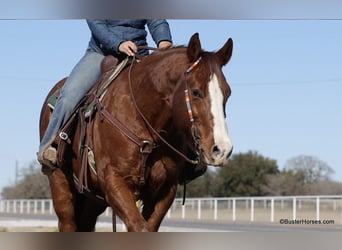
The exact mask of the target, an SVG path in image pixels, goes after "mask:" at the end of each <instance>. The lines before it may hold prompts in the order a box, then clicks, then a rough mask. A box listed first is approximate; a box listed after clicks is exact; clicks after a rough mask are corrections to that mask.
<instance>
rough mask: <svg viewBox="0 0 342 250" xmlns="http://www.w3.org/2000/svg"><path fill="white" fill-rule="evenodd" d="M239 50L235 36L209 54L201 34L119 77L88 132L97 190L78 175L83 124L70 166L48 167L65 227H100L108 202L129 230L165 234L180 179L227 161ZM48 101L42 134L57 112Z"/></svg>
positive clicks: (90, 175)
mask: <svg viewBox="0 0 342 250" xmlns="http://www.w3.org/2000/svg"><path fill="white" fill-rule="evenodd" d="M232 49H233V42H232V39H230V38H229V39H228V40H227V42H226V43H225V44H224V46H223V47H222V48H221V49H219V50H218V51H217V52H206V51H204V50H202V48H201V43H200V40H199V36H198V34H197V33H196V34H194V35H193V36H192V37H191V39H190V41H189V43H188V45H187V46H178V47H173V48H170V49H167V50H160V51H156V52H154V53H152V54H151V55H149V56H147V57H144V58H142V59H141V60H140V62H138V63H133V64H131V65H130V66H128V67H126V68H125V69H124V70H123V71H122V72H121V73H120V74H119V75H118V77H117V78H116V79H115V80H114V82H113V83H112V84H111V85H109V87H108V89H107V92H106V93H105V95H104V96H103V98H101V99H99V100H98V102H97V104H96V107H97V109H96V112H95V113H94V115H93V117H92V118H91V119H93V120H92V123H91V124H92V125H91V126H90V128H88V129H87V131H88V132H87V136H88V137H90V138H91V139H90V141H91V144H92V145H91V147H92V152H93V154H94V158H95V162H96V173H94V172H92V171H88V176H87V177H86V179H87V185H88V188H89V190H91V193H90V194H89V193H88V192H84V193H81V192H79V191H78V190H77V187H76V184H75V181H74V178H73V175H75V173H76V175H77V173H79V171H80V168H81V167H80V165H81V163H80V162H81V155H80V153H79V151H80V150H79V148H78V147H79V146H78V143H77V141H78V139H79V138H80V133H81V131H80V130H81V129H80V128H79V126H77V127H76V128H75V133H74V140H73V141H72V142H71V145H70V147H69V148H68V149H67V150H66V154H65V156H64V157H65V161H64V164H63V165H60V166H58V167H56V168H55V169H49V168H48V167H46V166H42V169H43V172H44V173H45V174H46V175H47V176H48V179H49V183H50V187H51V194H52V199H53V204H54V208H55V211H56V214H57V216H58V219H59V224H58V225H59V230H60V231H63V232H66V231H93V230H94V229H95V224H96V220H97V217H98V216H99V215H100V214H101V213H102V212H103V211H104V210H105V209H106V208H107V207H108V206H109V207H111V208H112V209H113V212H114V213H115V214H117V215H118V217H119V218H120V219H121V220H122V221H123V222H124V223H125V225H126V227H127V230H128V231H135V232H137V231H158V229H159V226H160V224H161V222H162V220H163V218H164V216H165V214H166V213H167V211H168V209H169V208H170V206H171V205H172V202H173V200H174V198H175V194H176V190H177V186H178V184H179V183H184V182H188V181H189V180H191V179H193V178H195V177H197V176H199V175H201V174H203V173H204V172H205V170H206V166H207V165H213V166H224V165H226V164H227V162H228V158H229V156H230V154H231V152H232V143H231V141H230V138H229V136H228V129H227V126H226V122H225V106H226V102H227V99H228V97H229V96H230V93H231V90H230V87H229V85H228V83H227V81H226V79H225V77H224V75H223V72H222V67H223V66H224V65H226V64H227V63H228V61H229V60H230V58H231V54H232ZM61 84H63V82H60V83H59V84H57V86H60V85H61ZM57 86H55V87H54V88H53V89H52V90H51V91H50V93H49V96H50V95H51V94H52V93H53V91H54V90H55V89H56V87H57ZM46 102H47V100H46V101H45V103H44V106H43V109H42V111H41V118H40V137H42V136H43V134H44V131H45V129H46V127H47V124H48V121H49V117H50V115H51V111H50V109H49V108H48V107H47V105H46ZM117 122H119V123H120V124H121V127H122V128H121V129H119V128H118V125H117ZM93 194H97V195H98V196H101V197H103V200H101V199H98V198H96V196H95V195H93ZM138 200H140V201H141V202H142V204H143V206H142V209H139V208H138V207H137V206H136V201H138Z"/></svg>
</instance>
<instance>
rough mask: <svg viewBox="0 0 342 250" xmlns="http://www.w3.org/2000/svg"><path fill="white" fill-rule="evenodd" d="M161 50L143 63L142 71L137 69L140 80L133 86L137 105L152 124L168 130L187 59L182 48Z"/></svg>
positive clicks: (157, 127) (141, 65)
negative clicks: (175, 50)
mask: <svg viewBox="0 0 342 250" xmlns="http://www.w3.org/2000/svg"><path fill="white" fill-rule="evenodd" d="M160 53H161V54H160V55H157V54H156V55H151V56H150V58H146V61H145V62H141V64H140V65H139V66H140V67H139V68H141V69H142V71H140V70H139V71H137V73H138V74H141V76H140V75H139V77H138V78H139V79H141V80H140V81H137V82H136V84H135V86H133V88H134V90H133V93H134V96H135V99H136V103H137V105H138V107H140V109H141V112H142V113H143V114H144V116H145V117H146V119H147V120H148V121H150V123H151V125H152V126H153V127H155V128H156V129H163V130H165V129H166V126H168V124H169V121H170V119H171V116H172V102H173V95H174V93H175V89H176V88H177V84H178V83H179V82H180V79H181V77H184V72H185V69H186V67H187V62H186V55H185V53H183V51H182V50H179V51H177V53H172V52H171V51H170V52H160ZM162 53H166V55H165V56H163V54H162ZM147 68H149V69H148V70H147Z"/></svg>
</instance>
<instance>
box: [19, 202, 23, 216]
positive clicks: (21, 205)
mask: <svg viewBox="0 0 342 250" xmlns="http://www.w3.org/2000/svg"><path fill="white" fill-rule="evenodd" d="M19 210H20V213H21V214H22V213H24V200H20V208H19Z"/></svg>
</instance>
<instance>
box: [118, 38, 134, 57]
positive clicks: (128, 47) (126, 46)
mask: <svg viewBox="0 0 342 250" xmlns="http://www.w3.org/2000/svg"><path fill="white" fill-rule="evenodd" d="M119 51H120V52H122V53H125V54H126V55H128V56H134V54H135V53H137V51H138V48H137V46H136V45H135V43H134V42H132V41H125V42H122V43H121V44H120V45H119Z"/></svg>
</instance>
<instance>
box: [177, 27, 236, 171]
mask: <svg viewBox="0 0 342 250" xmlns="http://www.w3.org/2000/svg"><path fill="white" fill-rule="evenodd" d="M232 50H233V41H232V39H230V38H229V39H228V40H227V42H226V43H225V44H224V46H223V47H222V48H221V49H219V50H218V51H217V52H205V51H203V50H202V48H201V43H200V40H199V36H198V33H195V34H194V35H193V36H192V37H191V39H190V41H189V43H188V46H187V50H186V54H187V60H188V64H189V65H190V66H189V67H188V68H187V70H186V71H185V74H184V77H183V78H182V79H181V80H180V82H179V83H178V85H177V88H176V90H175V94H174V100H173V102H172V103H173V107H172V109H173V120H174V123H175V124H176V126H177V128H178V129H179V130H181V131H183V132H184V134H185V135H186V136H187V137H188V140H187V141H188V142H189V145H188V147H190V148H191V149H192V150H193V151H194V152H197V154H198V158H199V160H200V162H201V163H204V164H207V165H213V166H223V165H226V164H227V162H228V158H229V156H230V155H231V152H232V150H233V146H232V142H231V140H230V138H229V135H228V129H227V124H226V122H225V106H226V103H227V100H228V97H229V96H230V94H231V90H230V87H229V85H228V83H227V81H226V79H225V77H224V74H223V72H222V67H223V66H224V65H226V64H227V63H228V61H229V60H230V58H231V55H232ZM184 102H185V104H184Z"/></svg>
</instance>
